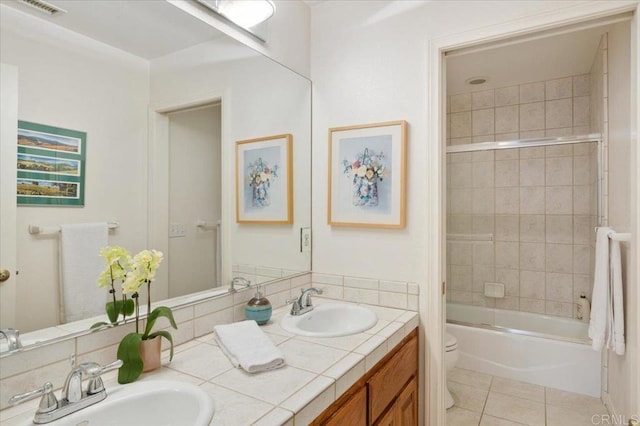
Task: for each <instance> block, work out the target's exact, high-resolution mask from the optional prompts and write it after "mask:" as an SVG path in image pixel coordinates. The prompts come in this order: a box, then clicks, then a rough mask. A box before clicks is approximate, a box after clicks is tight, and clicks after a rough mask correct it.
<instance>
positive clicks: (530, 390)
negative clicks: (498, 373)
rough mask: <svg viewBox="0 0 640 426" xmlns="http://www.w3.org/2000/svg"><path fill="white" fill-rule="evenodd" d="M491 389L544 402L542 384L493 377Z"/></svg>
mask: <svg viewBox="0 0 640 426" xmlns="http://www.w3.org/2000/svg"><path fill="white" fill-rule="evenodd" d="M491 391H492V392H499V393H502V394H505V395H511V396H517V397H518V398H524V399H530V400H532V401H537V402H542V403H544V386H539V385H532V384H531V383H525V382H517V381H515V380H510V379H503V378H502V377H494V378H493V381H492V382H491Z"/></svg>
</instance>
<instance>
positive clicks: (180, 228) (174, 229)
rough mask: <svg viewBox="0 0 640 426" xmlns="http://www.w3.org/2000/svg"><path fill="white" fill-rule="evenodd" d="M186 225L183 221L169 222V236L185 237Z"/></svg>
mask: <svg viewBox="0 0 640 426" xmlns="http://www.w3.org/2000/svg"><path fill="white" fill-rule="evenodd" d="M186 236H187V225H186V224H185V223H170V224H169V238H176V237H186Z"/></svg>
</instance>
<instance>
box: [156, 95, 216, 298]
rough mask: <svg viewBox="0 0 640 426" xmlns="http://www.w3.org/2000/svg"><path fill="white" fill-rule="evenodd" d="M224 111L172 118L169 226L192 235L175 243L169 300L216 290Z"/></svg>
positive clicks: (169, 256) (188, 113) (192, 112)
mask: <svg viewBox="0 0 640 426" xmlns="http://www.w3.org/2000/svg"><path fill="white" fill-rule="evenodd" d="M221 127H222V123H221V111H220V105H214V106H208V107H206V108H199V109H196V110H188V111H179V112H175V113H172V114H169V223H177V224H183V225H185V228H186V235H184V236H183V237H175V238H170V239H169V253H167V261H168V263H169V297H177V296H182V295H185V294H191V293H195V292H198V291H203V290H207V289H210V288H212V287H215V286H216V285H217V284H216V256H217V255H218V252H217V248H216V234H217V230H216V229H212V230H209V229H202V228H198V227H196V222H197V221H199V220H204V221H206V222H208V223H210V224H214V225H215V223H216V221H217V220H219V219H220V209H221V202H220V201H221V191H220V178H221V158H220V139H221V132H222V129H221Z"/></svg>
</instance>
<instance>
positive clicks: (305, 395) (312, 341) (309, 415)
mask: <svg viewBox="0 0 640 426" xmlns="http://www.w3.org/2000/svg"><path fill="white" fill-rule="evenodd" d="M325 301H329V300H327V299H322V300H321V299H319V298H318V299H316V303H317V304H321V303H323V302H325ZM345 303H348V302H345ZM363 306H366V307H368V308H370V309H372V310H373V311H375V312H376V314H377V315H378V324H377V325H376V326H374V327H373V328H372V329H370V330H367V331H366V332H364V333H360V334H356V335H352V336H345V337H334V338H310V337H301V336H294V335H293V334H291V333H288V332H286V331H284V330H283V329H282V328H280V325H279V323H280V320H281V319H282V317H283V316H284V315H286V314H287V313H288V310H289V307H287V306H285V307H283V308H280V309H277V310H274V312H273V316H272V318H271V320H270V321H269V323H268V324H266V325H264V326H262V330H263V331H264V332H265V333H267V335H268V336H269V337H270V338H271V340H272V341H273V342H274V344H276V345H277V346H278V347H279V348H280V349H281V350H282V351H283V352H284V354H285V358H286V360H287V365H286V366H285V367H283V368H279V369H277V370H272V371H266V372H261V373H257V374H248V373H246V372H245V371H244V370H242V369H238V368H234V367H233V366H232V365H231V363H230V362H229V360H228V358H227V357H226V356H225V355H224V354H223V353H222V351H221V350H220V348H218V346H217V344H216V342H215V339H213V336H212V334H207V335H204V336H201V337H198V338H196V339H195V340H191V341H189V342H187V343H184V344H182V345H179V346H176V347H175V354H174V358H173V361H171V362H170V363H169V353H168V351H165V352H164V353H163V367H162V368H160V369H159V370H156V371H153V372H150V373H146V374H143V375H142V376H141V378H140V379H139V380H158V379H166V380H179V381H188V382H191V383H194V384H198V385H200V386H202V388H203V389H204V390H205V391H207V392H208V393H209V394H211V396H212V398H213V400H214V403H215V407H216V411H215V414H214V416H213V419H212V421H211V425H233V426H241V425H254V424H257V425H264V426H278V425H293V424H294V420H295V425H296V426H299V425H305V424H308V423H310V422H311V421H312V420H313V419H314V418H315V417H316V416H317V415H318V414H320V413H321V412H322V411H323V410H324V409H325V408H327V407H328V406H329V405H331V403H332V402H333V401H335V400H336V399H337V398H338V397H340V396H341V395H342V394H343V393H344V392H345V391H346V390H347V389H348V388H349V387H350V386H351V385H352V384H353V383H355V382H356V381H357V380H358V379H359V378H360V377H362V376H363V375H364V374H365V372H366V371H368V370H369V369H370V368H371V367H372V366H373V365H375V363H376V362H378V361H379V360H380V359H382V357H383V356H384V355H385V354H386V353H387V352H388V351H389V350H390V349H393V347H395V345H397V344H398V343H399V342H400V341H401V340H402V338H404V337H405V336H406V335H407V334H408V333H409V332H411V331H412V330H413V329H414V328H415V327H417V326H418V314H417V313H416V312H413V311H404V310H401V309H394V308H385V307H380V306H371V305H363ZM104 379H105V387H106V388H107V393H108V392H109V389H113V388H114V387H117V386H120V385H119V384H118V383H117V381H116V374H115V372H112V373H109V374H108V375H106V376H105V377H104ZM37 403H38V400H37V399H36V400H34V401H30V402H29V403H26V404H22V405H20V406H17V407H13V408H10V409H7V410H3V411H2V416H1V418H0V420H2V424H3V425H6V426H14V425H27V424H30V421H31V419H32V418H33V413H34V412H35V409H36V407H37ZM141 409H143V407H141Z"/></svg>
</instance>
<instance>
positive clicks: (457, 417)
mask: <svg viewBox="0 0 640 426" xmlns="http://www.w3.org/2000/svg"><path fill="white" fill-rule="evenodd" d="M481 415H482V414H480V413H478V412H476V411H469V410H465V409H464V408H458V407H455V406H454V407H451V408H449V409H448V410H447V426H472V425H474V426H478V423H480V416H481Z"/></svg>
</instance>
